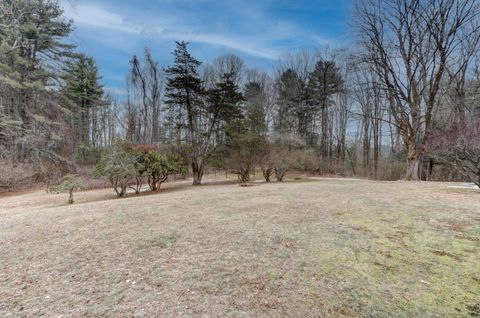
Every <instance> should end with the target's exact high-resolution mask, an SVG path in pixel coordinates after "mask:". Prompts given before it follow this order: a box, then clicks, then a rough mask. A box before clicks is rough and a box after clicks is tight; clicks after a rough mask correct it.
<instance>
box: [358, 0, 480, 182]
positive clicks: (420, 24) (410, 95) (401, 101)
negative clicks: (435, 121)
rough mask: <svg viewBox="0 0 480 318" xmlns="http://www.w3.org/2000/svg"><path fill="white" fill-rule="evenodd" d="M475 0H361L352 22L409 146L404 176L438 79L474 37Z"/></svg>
mask: <svg viewBox="0 0 480 318" xmlns="http://www.w3.org/2000/svg"><path fill="white" fill-rule="evenodd" d="M479 5H480V3H479V2H478V1H476V0H442V1H437V0H425V1H424V0H363V1H361V2H360V3H359V5H358V6H357V8H356V15H357V20H356V27H357V29H358V31H359V34H360V36H361V39H362V44H363V46H364V48H365V50H366V54H365V59H366V60H367V61H368V62H369V63H371V64H372V65H373V66H374V68H375V71H376V72H377V73H378V75H379V77H380V79H381V82H382V86H383V88H384V89H385V91H386V94H387V97H388V99H389V106H390V108H391V111H392V116H393V118H394V121H395V122H396V124H397V125H398V126H399V131H400V133H401V136H402V139H403V143H404V147H405V150H406V151H407V171H406V176H405V178H406V179H407V180H418V178H419V177H418V165H419V161H420V158H421V156H422V155H423V153H424V150H425V145H426V143H427V141H428V139H429V137H430V134H431V130H432V114H433V111H434V109H435V108H436V107H437V105H438V102H439V99H440V96H439V91H440V86H441V82H442V80H443V79H444V77H445V74H446V70H447V67H448V65H449V64H448V63H449V61H450V59H451V58H453V57H454V53H455V52H457V51H458V50H459V48H460V47H461V46H462V43H464V42H465V41H467V40H468V39H470V38H472V37H478V35H479V32H478V31H479V29H478V15H479V13H480V10H479Z"/></svg>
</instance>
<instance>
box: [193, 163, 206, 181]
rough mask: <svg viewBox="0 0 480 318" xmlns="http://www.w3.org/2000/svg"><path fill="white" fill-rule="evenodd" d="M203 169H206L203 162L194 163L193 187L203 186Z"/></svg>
mask: <svg viewBox="0 0 480 318" xmlns="http://www.w3.org/2000/svg"><path fill="white" fill-rule="evenodd" d="M199 161H200V162H199ZM203 168H204V166H203V162H202V161H201V160H194V161H193V162H192V176H193V185H201V184H202V177H203Z"/></svg>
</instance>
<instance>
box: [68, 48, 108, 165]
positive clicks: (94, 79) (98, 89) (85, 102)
mask: <svg viewBox="0 0 480 318" xmlns="http://www.w3.org/2000/svg"><path fill="white" fill-rule="evenodd" d="M100 79H101V77H100V75H99V71H98V67H97V65H96V63H95V61H94V60H93V58H91V57H89V56H86V55H84V54H79V55H78V58H77V59H75V60H74V61H72V62H70V63H68V64H67V68H66V72H65V82H66V88H65V90H66V94H67V96H68V97H69V98H70V100H71V101H72V102H73V104H74V105H73V109H72V113H73V114H72V124H73V130H74V132H75V143H74V147H75V148H77V147H78V146H79V145H78V144H80V147H79V149H78V150H79V155H80V157H81V159H82V160H86V159H87V158H86V157H87V153H88V149H89V147H90V141H91V139H92V137H91V132H90V125H91V118H90V117H91V116H90V114H91V109H93V108H94V107H97V106H99V105H100V104H101V103H102V96H103V93H104V92H103V86H102V85H101V84H100V83H99V82H100Z"/></svg>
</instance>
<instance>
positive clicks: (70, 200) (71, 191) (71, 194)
mask: <svg viewBox="0 0 480 318" xmlns="http://www.w3.org/2000/svg"><path fill="white" fill-rule="evenodd" d="M72 203H73V188H72V189H70V191H69V197H68V204H72Z"/></svg>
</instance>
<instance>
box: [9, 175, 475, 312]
mask: <svg viewBox="0 0 480 318" xmlns="http://www.w3.org/2000/svg"><path fill="white" fill-rule="evenodd" d="M303 181H305V180H302V181H299V182H293V181H292V182H285V183H270V184H264V183H260V184H256V185H255V186H252V187H238V186H237V185H233V184H222V185H211V186H202V187H188V186H185V185H184V184H182V183H178V184H170V185H168V187H167V189H166V190H164V191H162V192H161V193H158V194H153V195H142V196H138V197H136V196H129V197H127V198H124V199H112V197H113V194H112V193H111V191H110V190H98V191H87V192H82V193H77V194H76V203H75V204H74V205H71V206H67V205H65V204H64V202H65V200H66V197H65V196H64V195H51V194H46V193H45V192H41V191H39V192H32V193H24V194H21V195H18V196H8V197H4V198H0V316H1V317H40V316H45V317H60V316H61V317H102V316H104V317H142V316H144V317H178V316H186V317H286V316H288V317H362V316H363V317H456V316H458V317H464V316H469V315H474V314H475V311H476V310H477V309H478V307H479V306H480V298H479V297H480V296H479V295H480V284H479V283H478V282H479V281H480V243H479V240H478V239H479V237H480V194H478V193H474V192H470V191H467V190H465V191H449V190H447V189H446V184H442V183H406V182H371V181H342V180H315V181H311V182H303Z"/></svg>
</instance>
